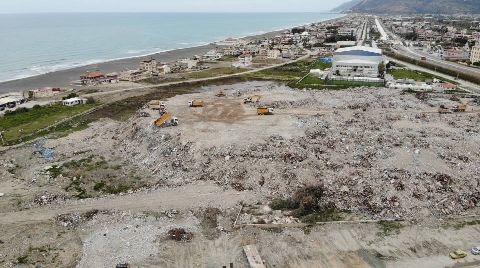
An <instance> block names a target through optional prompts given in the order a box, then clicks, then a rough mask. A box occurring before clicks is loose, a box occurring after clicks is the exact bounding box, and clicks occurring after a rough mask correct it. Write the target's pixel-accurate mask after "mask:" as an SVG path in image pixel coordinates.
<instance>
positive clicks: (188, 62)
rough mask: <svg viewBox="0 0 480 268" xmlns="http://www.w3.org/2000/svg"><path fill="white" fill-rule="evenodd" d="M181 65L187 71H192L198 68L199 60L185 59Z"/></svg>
mask: <svg viewBox="0 0 480 268" xmlns="http://www.w3.org/2000/svg"><path fill="white" fill-rule="evenodd" d="M179 63H180V65H183V66H185V67H186V68H187V70H192V69H194V68H196V67H197V65H198V60H197V59H183V60H180V62H179Z"/></svg>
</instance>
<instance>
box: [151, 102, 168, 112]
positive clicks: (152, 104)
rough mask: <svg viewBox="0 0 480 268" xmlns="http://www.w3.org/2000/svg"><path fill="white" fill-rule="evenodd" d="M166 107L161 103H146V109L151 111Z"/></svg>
mask: <svg viewBox="0 0 480 268" xmlns="http://www.w3.org/2000/svg"><path fill="white" fill-rule="evenodd" d="M162 106H163V107H166V104H165V103H164V102H163V101H159V100H152V101H150V102H149V103H148V108H150V109H152V110H160V108H161V107H162Z"/></svg>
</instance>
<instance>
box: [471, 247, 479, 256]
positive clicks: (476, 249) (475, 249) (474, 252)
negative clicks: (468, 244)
mask: <svg viewBox="0 0 480 268" xmlns="http://www.w3.org/2000/svg"><path fill="white" fill-rule="evenodd" d="M472 254H473V255H480V246H478V247H473V248H472Z"/></svg>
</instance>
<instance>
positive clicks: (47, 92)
mask: <svg viewBox="0 0 480 268" xmlns="http://www.w3.org/2000/svg"><path fill="white" fill-rule="evenodd" d="M61 92H62V90H61V89H60V88H54V87H44V88H38V89H32V90H29V91H28V97H29V98H30V99H36V98H46V97H52V96H54V95H56V94H59V93H61Z"/></svg>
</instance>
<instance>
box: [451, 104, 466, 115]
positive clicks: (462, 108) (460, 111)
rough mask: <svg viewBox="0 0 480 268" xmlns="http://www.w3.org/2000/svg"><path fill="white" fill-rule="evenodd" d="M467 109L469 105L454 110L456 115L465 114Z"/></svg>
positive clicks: (460, 105) (462, 105) (456, 107)
mask: <svg viewBox="0 0 480 268" xmlns="http://www.w3.org/2000/svg"><path fill="white" fill-rule="evenodd" d="M467 107H468V105H467V104H459V105H457V106H455V108H453V111H454V112H456V113H464V112H466V111H467Z"/></svg>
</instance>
